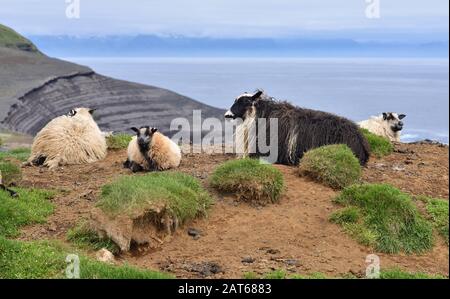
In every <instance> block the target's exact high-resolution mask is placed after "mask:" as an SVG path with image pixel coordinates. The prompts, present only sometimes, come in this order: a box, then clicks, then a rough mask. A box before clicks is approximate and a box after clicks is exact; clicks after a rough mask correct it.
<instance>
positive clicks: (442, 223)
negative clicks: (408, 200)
mask: <svg viewBox="0 0 450 299" xmlns="http://www.w3.org/2000/svg"><path fill="white" fill-rule="evenodd" d="M420 200H422V201H423V202H425V210H426V212H427V214H428V216H429V219H430V221H431V222H432V223H433V226H434V227H435V228H436V230H437V231H438V233H439V234H440V235H441V236H442V237H443V238H444V239H445V242H446V243H447V245H448V244H449V240H448V239H449V238H448V226H449V224H448V223H449V220H448V215H449V214H448V213H449V212H448V200H445V199H439V198H429V197H422V198H420Z"/></svg>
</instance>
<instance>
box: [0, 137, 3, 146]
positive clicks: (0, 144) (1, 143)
mask: <svg viewBox="0 0 450 299" xmlns="http://www.w3.org/2000/svg"><path fill="white" fill-rule="evenodd" d="M2 145H3V139H2V138H1V137H0V147H1V146H2Z"/></svg>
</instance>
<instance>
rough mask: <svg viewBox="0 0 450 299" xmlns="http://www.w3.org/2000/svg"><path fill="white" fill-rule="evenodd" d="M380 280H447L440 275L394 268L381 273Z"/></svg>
mask: <svg viewBox="0 0 450 299" xmlns="http://www.w3.org/2000/svg"><path fill="white" fill-rule="evenodd" d="M380 279H447V278H446V277H445V276H442V275H431V274H426V273H421V272H406V271H403V270H400V269H396V268H394V269H389V270H384V271H381V272H380Z"/></svg>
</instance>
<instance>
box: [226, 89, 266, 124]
mask: <svg viewBox="0 0 450 299" xmlns="http://www.w3.org/2000/svg"><path fill="white" fill-rule="evenodd" d="M261 95H262V91H257V92H256V93H255V94H249V93H244V94H242V95H240V96H238V97H237V98H236V100H235V101H234V104H233V106H231V108H230V110H228V111H227V112H226V113H225V118H232V119H236V118H242V119H243V118H245V113H246V112H247V111H248V110H249V109H250V108H251V107H252V106H253V104H254V103H255V102H256V101H257V100H258V99H259V97H260V96H261Z"/></svg>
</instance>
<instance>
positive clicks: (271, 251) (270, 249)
mask: <svg viewBox="0 0 450 299" xmlns="http://www.w3.org/2000/svg"><path fill="white" fill-rule="evenodd" d="M266 252H267V253H268V254H278V253H280V251H279V250H278V249H272V248H269V249H267V250H266Z"/></svg>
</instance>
